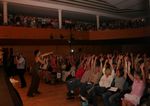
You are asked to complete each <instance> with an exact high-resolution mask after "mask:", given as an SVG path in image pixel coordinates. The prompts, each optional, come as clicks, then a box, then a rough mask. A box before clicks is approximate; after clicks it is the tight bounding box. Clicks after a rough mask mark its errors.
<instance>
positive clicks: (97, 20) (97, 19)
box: [96, 15, 99, 29]
mask: <svg viewBox="0 0 150 106" xmlns="http://www.w3.org/2000/svg"><path fill="white" fill-rule="evenodd" d="M96 25H97V29H99V15H96Z"/></svg>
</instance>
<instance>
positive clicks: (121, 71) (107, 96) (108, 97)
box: [102, 56, 128, 106]
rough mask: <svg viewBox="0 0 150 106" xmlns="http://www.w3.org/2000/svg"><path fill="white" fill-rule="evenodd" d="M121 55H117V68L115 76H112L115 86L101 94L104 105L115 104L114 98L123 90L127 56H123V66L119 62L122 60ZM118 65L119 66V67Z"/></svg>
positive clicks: (114, 105)
mask: <svg viewBox="0 0 150 106" xmlns="http://www.w3.org/2000/svg"><path fill="white" fill-rule="evenodd" d="M122 58H123V57H122V56H119V59H118V63H117V65H118V66H117V70H116V76H115V78H114V87H115V89H116V90H115V91H112V90H110V89H108V90H107V91H106V92H105V93H103V94H102V97H103V100H104V106H110V104H111V105H113V106H116V104H117V103H116V99H117V97H119V95H120V93H121V91H123V86H124V84H125V81H126V77H127V74H126V71H127V58H128V57H127V56H126V57H125V58H124V61H125V62H124V63H125V64H124V68H123V66H122V64H121V62H122V61H123V59H122ZM119 67H120V68H119Z"/></svg>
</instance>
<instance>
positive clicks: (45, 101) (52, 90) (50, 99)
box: [14, 75, 80, 106]
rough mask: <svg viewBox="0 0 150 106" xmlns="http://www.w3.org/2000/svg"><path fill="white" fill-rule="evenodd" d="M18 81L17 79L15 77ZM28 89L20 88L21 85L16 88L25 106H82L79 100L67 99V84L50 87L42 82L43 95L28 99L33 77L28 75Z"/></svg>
mask: <svg viewBox="0 0 150 106" xmlns="http://www.w3.org/2000/svg"><path fill="white" fill-rule="evenodd" d="M15 78H16V79H18V78H17V77H15ZM25 78H26V81H27V87H26V88H20V84H19V83H17V84H15V85H14V87H15V88H16V89H17V91H18V92H19V94H20V96H21V98H22V100H23V104H24V106H80V101H79V98H78V97H76V98H75V99H74V100H67V99H66V91H67V89H66V86H65V84H56V85H50V84H49V85H48V84H45V83H44V82H42V81H41V83H40V89H39V90H40V92H41V94H40V95H38V96H35V97H27V96H26V94H27V90H28V88H29V85H30V82H31V77H30V76H29V75H26V77H25Z"/></svg>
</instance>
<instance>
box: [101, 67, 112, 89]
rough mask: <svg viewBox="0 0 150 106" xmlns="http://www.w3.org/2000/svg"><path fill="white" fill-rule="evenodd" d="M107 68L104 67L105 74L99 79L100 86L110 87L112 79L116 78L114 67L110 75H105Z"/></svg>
mask: <svg viewBox="0 0 150 106" xmlns="http://www.w3.org/2000/svg"><path fill="white" fill-rule="evenodd" d="M105 70H106V69H105V68H103V76H102V78H101V79H100V81H99V86H100V87H105V88H108V87H111V84H112V81H113V79H114V76H115V72H114V69H112V71H111V75H109V76H108V77H107V76H106V75H105Z"/></svg>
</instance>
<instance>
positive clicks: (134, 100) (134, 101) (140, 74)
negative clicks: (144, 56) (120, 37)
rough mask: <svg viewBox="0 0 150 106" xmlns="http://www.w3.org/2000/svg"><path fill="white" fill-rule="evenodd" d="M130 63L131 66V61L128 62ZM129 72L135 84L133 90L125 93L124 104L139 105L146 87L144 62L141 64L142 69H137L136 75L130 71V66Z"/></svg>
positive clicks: (123, 105)
mask: <svg viewBox="0 0 150 106" xmlns="http://www.w3.org/2000/svg"><path fill="white" fill-rule="evenodd" d="M128 65H129V66H131V63H130V62H128ZM127 73H128V76H129V78H130V79H131V80H132V81H133V84H132V90H131V92H130V93H127V94H125V95H124V98H123V99H122V106H137V105H138V104H140V99H141V97H142V95H143V92H144V89H145V72H144V63H142V64H140V71H139V70H138V69H137V71H135V73H134V76H133V75H132V74H131V73H130V67H128V71H127Z"/></svg>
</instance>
